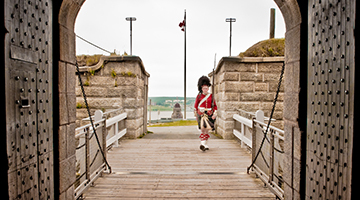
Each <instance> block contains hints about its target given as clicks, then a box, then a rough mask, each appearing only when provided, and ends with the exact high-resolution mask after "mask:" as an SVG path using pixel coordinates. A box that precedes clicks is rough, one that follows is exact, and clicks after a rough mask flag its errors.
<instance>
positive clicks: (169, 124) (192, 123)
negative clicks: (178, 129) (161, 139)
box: [148, 120, 197, 127]
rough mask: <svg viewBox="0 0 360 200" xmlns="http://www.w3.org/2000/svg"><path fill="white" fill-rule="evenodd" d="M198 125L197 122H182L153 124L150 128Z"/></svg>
mask: <svg viewBox="0 0 360 200" xmlns="http://www.w3.org/2000/svg"><path fill="white" fill-rule="evenodd" d="M195 125H197V121H196V120H180V121H174V122H168V123H159V124H153V125H150V126H148V127H164V126H195Z"/></svg>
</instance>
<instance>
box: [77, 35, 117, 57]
mask: <svg viewBox="0 0 360 200" xmlns="http://www.w3.org/2000/svg"><path fill="white" fill-rule="evenodd" d="M75 36H76V37H78V38H79V39H81V40H83V41H85V42H87V43H89V44H90V45H92V46H94V47H96V48H98V49H100V50H103V51H105V52H107V53H110V54H111V53H112V52H110V51H108V50H106V49H104V48H101V47H99V46H98V45H96V44H94V43H92V42H90V41H88V40H85V39H84V38H82V37H80V36H78V35H76V34H75Z"/></svg>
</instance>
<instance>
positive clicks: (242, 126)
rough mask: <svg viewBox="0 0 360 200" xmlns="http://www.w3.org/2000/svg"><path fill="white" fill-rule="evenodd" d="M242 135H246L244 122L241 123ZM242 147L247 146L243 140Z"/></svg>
mask: <svg viewBox="0 0 360 200" xmlns="http://www.w3.org/2000/svg"><path fill="white" fill-rule="evenodd" d="M241 135H243V136H244V137H245V126H244V123H241ZM241 148H245V143H244V142H243V141H242V140H241Z"/></svg>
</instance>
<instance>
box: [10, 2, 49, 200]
mask: <svg viewBox="0 0 360 200" xmlns="http://www.w3.org/2000/svg"><path fill="white" fill-rule="evenodd" d="M4 9H5V10H4V11H5V12H4V13H5V28H6V29H7V31H8V33H7V34H6V36H5V87H6V91H5V98H6V137H7V156H8V185H9V197H10V198H11V199H53V198H54V178H53V177H54V175H53V174H54V172H53V121H52V114H53V110H52V109H53V106H52V102H53V101H52V98H53V96H52V87H53V85H52V76H53V72H52V52H53V50H52V24H53V22H52V1H51V0H26V1H25V0H6V1H5V8H4Z"/></svg>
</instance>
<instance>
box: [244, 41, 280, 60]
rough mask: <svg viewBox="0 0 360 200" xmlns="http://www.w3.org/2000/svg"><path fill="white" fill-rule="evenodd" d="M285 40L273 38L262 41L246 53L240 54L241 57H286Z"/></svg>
mask: <svg viewBox="0 0 360 200" xmlns="http://www.w3.org/2000/svg"><path fill="white" fill-rule="evenodd" d="M284 53H285V38H273V39H267V40H263V41H260V42H258V43H256V44H254V45H253V46H251V47H250V48H248V49H247V50H246V51H245V52H242V53H240V54H239V56H240V57H275V56H284Z"/></svg>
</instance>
